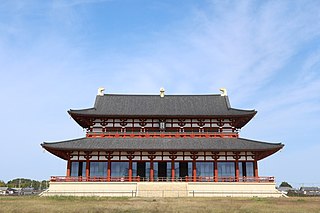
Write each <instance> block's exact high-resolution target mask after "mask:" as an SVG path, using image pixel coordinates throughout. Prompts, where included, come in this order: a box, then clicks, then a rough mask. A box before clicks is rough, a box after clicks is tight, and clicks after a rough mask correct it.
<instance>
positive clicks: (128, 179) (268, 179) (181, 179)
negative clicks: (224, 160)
mask: <svg viewBox="0 0 320 213" xmlns="http://www.w3.org/2000/svg"><path fill="white" fill-rule="evenodd" d="M50 181H51V182H262V183H273V182H274V177H239V178H236V177H217V178H215V177H209V176H208V177H201V176H199V177H188V176H186V177H175V178H171V177H155V178H153V179H150V178H146V177H139V176H134V177H81V176H79V177H67V176H51V179H50Z"/></svg>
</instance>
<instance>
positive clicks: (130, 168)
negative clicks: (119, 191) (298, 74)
mask: <svg viewBox="0 0 320 213" xmlns="http://www.w3.org/2000/svg"><path fill="white" fill-rule="evenodd" d="M131 181H132V159H129V182H131Z"/></svg>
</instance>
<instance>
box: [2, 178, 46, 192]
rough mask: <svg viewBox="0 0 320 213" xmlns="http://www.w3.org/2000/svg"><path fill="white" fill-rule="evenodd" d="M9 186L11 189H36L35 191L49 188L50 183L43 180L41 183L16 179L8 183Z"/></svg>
mask: <svg viewBox="0 0 320 213" xmlns="http://www.w3.org/2000/svg"><path fill="white" fill-rule="evenodd" d="M0 184H1V183H0ZM7 186H8V187H11V188H34V189H35V190H38V189H46V188H48V186H49V181H46V180H43V181H41V182H40V181H37V180H30V179H25V178H16V179H13V180H10V181H8V183H7Z"/></svg>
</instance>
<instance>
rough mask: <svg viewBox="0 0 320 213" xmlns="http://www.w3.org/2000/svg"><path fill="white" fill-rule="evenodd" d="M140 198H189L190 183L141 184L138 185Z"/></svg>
mask: <svg viewBox="0 0 320 213" xmlns="http://www.w3.org/2000/svg"><path fill="white" fill-rule="evenodd" d="M137 196H139V197H187V196H188V183H185V182H184V183H183V182H180V183H172V182H165V183H161V182H140V183H138V184H137Z"/></svg>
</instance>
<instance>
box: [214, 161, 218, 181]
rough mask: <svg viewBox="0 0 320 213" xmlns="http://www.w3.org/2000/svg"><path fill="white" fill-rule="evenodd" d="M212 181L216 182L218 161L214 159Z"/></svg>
mask: <svg viewBox="0 0 320 213" xmlns="http://www.w3.org/2000/svg"><path fill="white" fill-rule="evenodd" d="M214 182H218V161H217V160H216V159H215V160H214Z"/></svg>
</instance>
